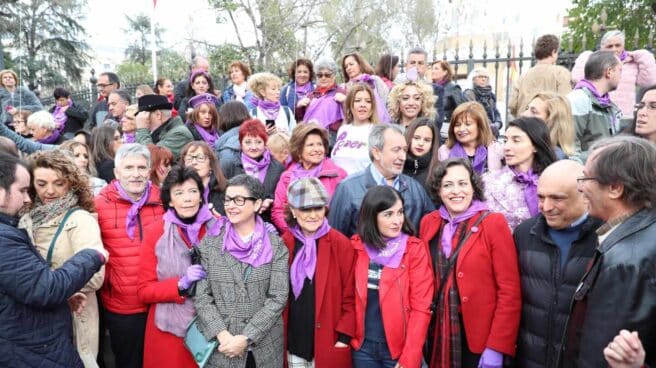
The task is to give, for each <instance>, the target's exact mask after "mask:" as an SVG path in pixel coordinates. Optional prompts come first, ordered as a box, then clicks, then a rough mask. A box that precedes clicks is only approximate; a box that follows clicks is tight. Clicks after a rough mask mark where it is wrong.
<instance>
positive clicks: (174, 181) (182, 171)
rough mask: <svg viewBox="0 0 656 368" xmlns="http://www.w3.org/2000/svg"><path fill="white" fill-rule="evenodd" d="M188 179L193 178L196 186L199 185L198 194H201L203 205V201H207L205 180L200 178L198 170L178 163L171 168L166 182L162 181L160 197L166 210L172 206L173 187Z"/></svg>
mask: <svg viewBox="0 0 656 368" xmlns="http://www.w3.org/2000/svg"><path fill="white" fill-rule="evenodd" d="M187 180H193V181H194V182H195V183H196V186H197V187H198V195H199V196H200V203H201V206H202V205H203V203H205V199H204V198H203V190H204V188H205V186H204V185H203V180H202V179H201V178H200V176H198V173H197V172H196V170H194V169H193V168H191V167H182V166H178V165H176V166H173V167H172V168H171V171H169V174H168V175H167V176H166V178H165V179H164V182H162V187H161V188H160V193H159V198H160V199H161V200H162V205H163V206H164V210H166V211H168V209H169V208H171V206H170V205H169V203H170V202H171V188H173V187H174V186H176V185H181V184H182V183H184V182H186V181H187Z"/></svg>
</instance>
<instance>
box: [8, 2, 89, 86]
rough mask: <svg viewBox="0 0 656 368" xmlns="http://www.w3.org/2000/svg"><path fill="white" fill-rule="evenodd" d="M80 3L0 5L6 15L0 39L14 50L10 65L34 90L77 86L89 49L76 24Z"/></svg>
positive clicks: (82, 6)
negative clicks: (6, 40) (2, 37)
mask: <svg viewBox="0 0 656 368" xmlns="http://www.w3.org/2000/svg"><path fill="white" fill-rule="evenodd" d="M85 5H86V2H85V1H84V0H31V1H16V2H13V1H12V2H8V3H4V4H3V6H2V13H3V14H7V15H6V19H3V20H2V22H0V23H3V25H2V27H1V28H0V36H4V37H5V38H7V39H8V40H9V42H8V45H7V46H8V47H10V48H13V49H15V50H17V51H16V52H14V55H13V56H14V57H13V58H12V62H13V64H14V69H15V70H16V72H19V73H21V74H22V75H23V76H24V79H25V80H26V81H27V82H28V84H29V87H30V88H32V89H34V88H36V87H37V85H41V86H44V87H51V86H54V85H56V84H62V83H63V84H66V85H71V84H74V83H80V82H81V77H82V68H83V67H84V66H86V65H87V62H88V60H89V56H88V54H87V52H88V50H89V46H88V44H87V43H86V41H85V31H84V28H83V27H82V25H81V24H80V23H79V22H78V21H79V20H80V19H82V18H83V12H82V9H84V6H85Z"/></svg>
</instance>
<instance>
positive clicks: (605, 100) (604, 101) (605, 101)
mask: <svg viewBox="0 0 656 368" xmlns="http://www.w3.org/2000/svg"><path fill="white" fill-rule="evenodd" d="M583 88H585V89H587V90H588V91H590V93H592V95H593V96H594V97H595V99H596V100H597V102H599V104H601V106H603V107H607V106H610V95H609V94H608V92H606V93H605V94H604V95H603V96H602V95H600V94H599V91H597V87H595V85H594V84H592V82H590V81H589V80H587V79H581V80H580V81H579V82H578V83H576V86H574V89H583Z"/></svg>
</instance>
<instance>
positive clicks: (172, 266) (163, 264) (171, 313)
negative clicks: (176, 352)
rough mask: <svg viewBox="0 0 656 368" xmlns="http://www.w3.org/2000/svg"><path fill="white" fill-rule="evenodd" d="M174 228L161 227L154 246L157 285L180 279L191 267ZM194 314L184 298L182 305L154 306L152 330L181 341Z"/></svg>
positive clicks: (194, 310) (189, 302) (165, 225)
mask: <svg viewBox="0 0 656 368" xmlns="http://www.w3.org/2000/svg"><path fill="white" fill-rule="evenodd" d="M167 213H168V212H167ZM165 216H166V215H165ZM173 216H174V217H176V216H175V215H173ZM176 225H177V224H175V223H173V222H169V221H166V222H165V223H164V233H163V234H162V236H161V237H160V238H159V240H158V241H157V244H156V245H155V256H156V257H157V267H156V271H157V280H158V281H164V280H167V279H172V278H175V279H176V280H177V279H180V277H182V275H184V274H185V272H186V271H187V268H188V267H189V266H191V256H190V254H189V249H188V248H187V246H186V245H185V243H184V241H183V240H182V238H181V237H180V233H179V232H178V229H177V226H176ZM195 314H196V309H195V308H194V301H193V300H192V299H191V298H186V299H185V301H184V302H183V303H182V304H178V303H157V308H155V326H157V328H158V329H159V330H161V331H164V332H169V333H171V334H173V335H175V336H178V337H184V335H185V333H186V332H187V325H188V324H189V321H191V319H192V318H194V315H195Z"/></svg>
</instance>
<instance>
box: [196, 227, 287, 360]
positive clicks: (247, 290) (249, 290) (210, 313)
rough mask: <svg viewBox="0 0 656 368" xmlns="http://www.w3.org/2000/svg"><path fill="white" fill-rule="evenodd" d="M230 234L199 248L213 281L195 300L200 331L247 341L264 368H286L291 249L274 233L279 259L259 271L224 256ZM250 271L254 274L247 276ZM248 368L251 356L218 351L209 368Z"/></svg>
mask: <svg viewBox="0 0 656 368" xmlns="http://www.w3.org/2000/svg"><path fill="white" fill-rule="evenodd" d="M224 231H225V230H223V231H221V234H220V235H219V236H205V237H204V238H203V240H202V242H201V244H200V245H199V250H200V254H201V264H202V265H203V267H204V268H205V270H206V271H207V278H206V279H204V280H201V281H199V282H198V284H197V287H196V296H195V297H194V304H195V306H196V312H197V314H198V327H199V329H200V331H201V332H202V333H203V335H205V337H206V338H207V339H211V338H215V337H216V335H218V334H219V332H221V331H223V330H226V329H227V330H228V332H230V333H231V334H233V335H245V336H247V337H249V338H250V339H251V340H252V343H251V345H250V350H251V351H252V353H253V356H254V358H255V362H256V364H257V367H258V368H266V367H270V368H281V367H282V366H283V354H284V351H283V350H284V348H283V342H284V341H283V323H282V311H283V309H284V308H285V305H286V304H287V297H288V295H289V266H288V263H287V262H288V258H289V253H288V251H287V247H285V245H284V243H283V241H282V239H280V237H278V236H277V235H275V234H272V233H269V239H270V240H271V247H272V248H273V259H272V261H271V263H268V264H265V265H262V266H260V267H255V268H254V267H251V266H249V265H247V264H246V263H241V262H240V261H238V260H237V259H236V258H235V257H233V256H232V255H231V254H230V253H228V252H223V250H222V249H223V237H224ZM247 266H248V268H250V270H249V271H248V272H245V271H246V269H247ZM244 275H247V278H246V279H245V280H244ZM245 366H246V356H244V357H243V358H228V357H226V356H225V355H223V354H221V353H219V352H218V350H217V351H215V352H214V354H213V355H212V357H211V358H210V360H209V361H208V364H207V367H221V368H226V367H227V368H243V367H245Z"/></svg>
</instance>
